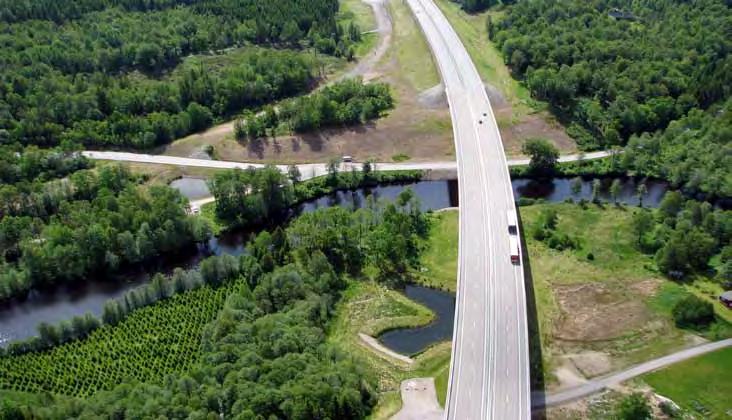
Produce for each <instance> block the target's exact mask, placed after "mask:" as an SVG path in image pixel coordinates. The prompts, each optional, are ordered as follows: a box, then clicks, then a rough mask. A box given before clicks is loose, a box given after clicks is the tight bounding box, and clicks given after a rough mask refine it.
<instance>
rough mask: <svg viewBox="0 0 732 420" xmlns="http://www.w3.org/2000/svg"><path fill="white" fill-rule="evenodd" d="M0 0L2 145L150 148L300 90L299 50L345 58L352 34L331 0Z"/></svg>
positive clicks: (309, 66) (313, 76)
mask: <svg viewBox="0 0 732 420" xmlns="http://www.w3.org/2000/svg"><path fill="white" fill-rule="evenodd" d="M3 3H5V4H4V5H3V6H6V8H3V7H0V10H3V12H0V13H5V14H2V15H0V16H2V20H4V22H0V28H1V29H2V30H0V45H2V47H3V48H2V52H1V53H0V67H2V69H3V71H2V72H1V73H0V143H3V144H8V143H19V144H22V145H38V146H43V147H48V146H55V145H59V144H62V143H65V142H73V143H77V144H83V145H85V146H97V147H103V146H115V147H127V148H138V149H144V148H150V147H153V146H155V145H159V144H163V143H166V142H169V141H171V140H172V139H173V138H177V137H181V136H184V135H187V134H189V133H192V132H195V131H199V130H202V129H204V128H207V127H208V126H210V125H211V124H212V122H213V121H214V120H215V119H217V118H222V117H224V116H228V115H231V114H233V113H236V112H239V111H241V110H242V109H244V108H249V107H256V106H260V105H263V104H265V103H268V102H271V101H273V100H276V99H279V98H283V97H287V96H293V95H296V94H301V93H304V92H305V91H307V90H308V89H310V88H311V87H312V86H313V84H314V83H315V82H316V80H317V78H318V77H320V75H319V74H318V71H316V70H317V69H318V62H319V59H318V58H317V57H314V56H313V54H312V53H308V52H305V49H308V48H314V49H315V50H317V51H319V52H321V53H324V54H329V55H333V56H338V57H352V54H353V48H352V44H353V43H354V42H356V41H358V40H359V39H360V36H361V35H360V29H358V28H357V27H355V26H354V25H348V26H347V27H344V26H343V25H340V24H338V23H337V22H336V18H335V16H336V13H337V11H338V2H337V1H336V0H317V1H300V0H276V1H268V2H259V1H255V0H205V1H197V2H190V1H174V0H167V1H150V2H139V1H128V0H119V1H117V0H87V1H83V2H74V1H64V2H31V1H21V2H9V1H4V2H3ZM40 3H45V5H41V4H40ZM61 3H63V4H64V5H62V4H61ZM65 6H68V7H65ZM232 51H234V52H238V54H241V55H243V56H242V57H238V56H237V57H236V59H235V60H230V61H228V62H227V63H226V64H225V65H211V66H207V65H206V64H205V63H206V62H207V60H204V59H199V62H198V64H197V65H194V64H188V65H186V63H187V62H188V61H195V60H184V58H186V57H188V56H191V55H201V54H211V53H212V52H225V53H226V54H232Z"/></svg>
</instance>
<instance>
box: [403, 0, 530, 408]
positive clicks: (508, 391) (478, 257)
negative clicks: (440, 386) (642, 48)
mask: <svg viewBox="0 0 732 420" xmlns="http://www.w3.org/2000/svg"><path fill="white" fill-rule="evenodd" d="M407 3H408V4H409V6H410V7H411V9H412V12H413V13H414V15H415V16H416V18H417V21H418V22H419V24H420V26H421V28H422V31H423V32H424V34H425V36H426V38H427V41H428V43H429V45H430V48H431V49H432V53H433V55H434V58H435V62H436V63H437V66H438V68H439V70H440V74H441V77H442V80H443V84H444V86H445V88H446V93H447V98H448V103H449V104H450V114H451V117H452V126H453V134H454V140H455V149H456V155H457V163H458V184H459V194H460V241H459V262H458V292H457V307H456V313H455V329H454V333H453V345H452V359H451V363H450V382H449V385H448V395H447V399H446V401H447V403H446V407H445V414H446V418H448V419H460V420H463V419H500V420H504V419H528V418H529V417H530V415H531V411H530V410H531V407H530V406H531V402H530V393H529V349H528V330H527V325H526V324H527V320H526V293H525V287H524V277H523V271H522V269H521V266H520V265H513V264H511V261H510V252H509V233H508V223H507V217H506V214H507V211H508V210H509V209H513V208H514V198H513V192H512V189H511V179H510V177H509V174H508V167H507V162H506V157H505V154H504V150H503V144H502V142H501V136H500V133H499V131H498V126H497V124H496V121H495V118H494V116H493V111H492V109H491V105H490V102H489V100H488V97H487V95H486V93H485V89H484V86H483V82H482V80H481V78H480V76H479V74H478V72H477V70H476V68H475V65H474V64H473V62H472V60H471V58H470V56H469V55H468V53H467V51H466V50H465V47H464V46H463V44H462V42H461V41H460V39H459V37H458V35H457V34H456V33H455V31H454V30H453V29H452V27H451V26H450V24H449V23H448V21H447V19H446V18H445V16H444V15H443V14H442V12H441V11H440V10H439V9H438V8H437V6H436V5H435V4H434V2H433V1H432V0H407Z"/></svg>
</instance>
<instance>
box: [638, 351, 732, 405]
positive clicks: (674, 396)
mask: <svg viewBox="0 0 732 420" xmlns="http://www.w3.org/2000/svg"><path fill="white" fill-rule="evenodd" d="M731 376H732V348H727V349H724V350H718V351H716V352H714V353H709V354H705V355H703V356H698V357H695V358H693V359H689V360H686V361H683V362H679V363H677V364H674V365H671V366H669V367H666V368H664V369H662V370H658V371H656V372H653V373H649V374H647V375H645V376H643V377H641V379H642V380H643V381H644V382H645V383H647V384H648V385H650V386H652V387H653V389H654V390H655V391H656V392H657V393H659V394H661V395H663V396H664V397H668V398H670V399H671V400H673V401H674V402H675V403H677V404H678V405H679V406H681V407H682V409H684V410H685V411H687V412H689V413H690V414H692V415H698V416H702V417H704V418H711V419H722V418H725V417H727V416H729V415H730V412H731V411H732V401H730V395H732V381H730V377H731Z"/></svg>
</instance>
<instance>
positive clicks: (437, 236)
mask: <svg viewBox="0 0 732 420" xmlns="http://www.w3.org/2000/svg"><path fill="white" fill-rule="evenodd" d="M456 210H457V208H454V209H449V210H445V211H439V212H436V213H435V215H434V216H433V218H432V225H431V227H430V239H429V241H428V243H427V247H426V249H425V251H424V253H423V254H422V267H423V268H422V269H421V271H420V273H419V275H418V280H417V282H418V283H419V284H422V285H424V286H427V287H432V288H436V289H442V290H448V291H450V292H453V293H455V291H456V289H457V262H458V218H459V217H458V212H457V211H456Z"/></svg>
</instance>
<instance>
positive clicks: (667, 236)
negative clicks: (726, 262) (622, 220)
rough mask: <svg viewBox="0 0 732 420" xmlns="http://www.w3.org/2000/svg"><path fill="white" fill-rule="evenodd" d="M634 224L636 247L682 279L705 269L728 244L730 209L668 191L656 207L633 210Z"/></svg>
mask: <svg viewBox="0 0 732 420" xmlns="http://www.w3.org/2000/svg"><path fill="white" fill-rule="evenodd" d="M633 227H634V229H635V232H636V234H637V235H638V245H639V247H640V248H641V249H642V250H643V251H645V252H648V253H655V255H656V257H655V258H656V264H657V265H658V268H659V269H660V270H661V271H662V272H664V273H665V274H666V275H668V276H670V277H671V278H675V279H681V278H683V277H685V276H687V275H690V274H693V273H704V272H706V271H707V270H708V269H709V263H710V260H711V258H712V257H713V256H714V255H716V254H718V253H720V252H721V251H722V249H724V248H725V247H728V246H729V244H730V240H731V239H732V212H730V211H725V210H721V209H715V208H713V207H712V205H711V204H709V203H708V202H699V201H696V200H687V199H685V198H684V196H683V195H681V193H679V192H677V191H670V192H668V193H666V195H665V196H664V198H663V200H662V201H661V203H660V206H659V208H658V209H657V210H655V211H652V210H642V211H640V212H638V213H636V214H635V215H634V216H633Z"/></svg>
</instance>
